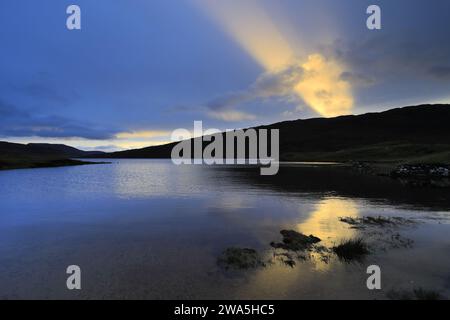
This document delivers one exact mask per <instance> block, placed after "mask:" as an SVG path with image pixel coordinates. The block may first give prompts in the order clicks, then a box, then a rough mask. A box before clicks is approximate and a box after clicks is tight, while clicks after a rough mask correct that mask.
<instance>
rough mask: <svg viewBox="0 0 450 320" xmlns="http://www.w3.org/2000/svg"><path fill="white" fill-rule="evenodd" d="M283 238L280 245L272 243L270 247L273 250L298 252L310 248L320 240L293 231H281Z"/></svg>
mask: <svg viewBox="0 0 450 320" xmlns="http://www.w3.org/2000/svg"><path fill="white" fill-rule="evenodd" d="M280 233H281V235H282V236H283V242H282V243H275V242H272V243H271V244H270V245H271V246H272V247H274V248H281V249H285V250H292V251H300V250H305V249H308V248H310V247H311V246H312V245H313V244H315V243H318V242H320V241H321V240H320V239H319V238H317V237H315V236H313V235H309V236H306V235H304V234H303V233H299V232H297V231H294V230H281V231H280Z"/></svg>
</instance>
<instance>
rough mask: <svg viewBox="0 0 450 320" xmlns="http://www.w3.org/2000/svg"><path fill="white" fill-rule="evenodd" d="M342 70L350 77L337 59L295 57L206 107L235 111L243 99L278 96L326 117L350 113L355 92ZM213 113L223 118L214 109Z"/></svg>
mask: <svg viewBox="0 0 450 320" xmlns="http://www.w3.org/2000/svg"><path fill="white" fill-rule="evenodd" d="M343 74H344V75H345V76H346V77H349V74H345V72H344V71H343V67H342V66H341V65H339V64H338V63H337V62H336V61H334V60H332V59H327V58H326V57H324V56H322V55H320V54H312V55H309V56H308V57H307V59H306V60H303V61H301V60H296V61H293V62H292V63H291V64H289V65H288V66H287V67H285V68H283V69H278V70H276V71H267V72H265V73H263V74H262V75H261V76H260V77H258V79H257V80H256V81H255V82H254V83H253V84H252V85H251V86H250V87H249V88H248V89H247V90H243V91H238V92H234V93H230V94H227V95H225V96H222V97H220V98H217V99H215V100H213V101H211V102H210V103H208V105H207V107H208V108H209V109H212V110H213V111H215V112H217V110H228V112H229V113H230V112H235V113H236V112H237V111H232V110H233V109H235V108H236V107H237V106H239V105H240V104H242V103H245V102H249V101H252V100H260V99H269V98H273V97H277V98H281V99H283V100H285V101H289V102H295V103H296V104H297V106H298V109H299V110H302V109H303V108H304V104H306V105H308V106H309V107H311V108H312V109H313V110H315V111H316V112H317V113H319V114H321V115H323V116H326V117H331V116H338V115H342V114H348V113H350V111H351V109H352V107H353V96H352V93H351V85H350V82H349V81H348V80H347V79H343V78H342V75H343ZM302 101H303V102H304V104H303V103H302ZM210 114H211V115H212V116H215V118H217V119H219V118H220V117H218V116H217V114H215V113H210ZM222 118H224V117H222ZM229 118H230V119H233V118H232V117H229ZM222 120H225V119H222ZM227 121H233V120H227Z"/></svg>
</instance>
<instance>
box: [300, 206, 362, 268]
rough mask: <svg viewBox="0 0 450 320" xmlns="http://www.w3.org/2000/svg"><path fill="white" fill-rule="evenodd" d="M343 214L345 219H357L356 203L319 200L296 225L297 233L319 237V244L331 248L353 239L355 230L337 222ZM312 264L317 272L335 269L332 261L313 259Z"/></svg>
mask: <svg viewBox="0 0 450 320" xmlns="http://www.w3.org/2000/svg"><path fill="white" fill-rule="evenodd" d="M343 214H345V216H346V217H359V211H358V208H357V204H356V202H355V201H353V200H348V199H339V198H330V199H324V200H321V201H319V202H318V203H317V204H316V206H315V208H314V210H312V211H311V213H309V215H308V218H307V219H306V220H304V221H302V222H301V223H299V224H298V225H297V231H298V232H301V233H303V234H306V235H310V234H312V235H314V236H316V237H319V238H320V239H321V240H322V242H321V244H323V245H326V246H328V247H331V246H332V245H334V244H336V243H338V242H339V241H341V240H345V239H351V238H353V237H354V236H355V234H356V230H355V229H351V228H349V227H348V226H346V225H344V224H343V223H342V222H340V221H339V218H340V217H342V216H343ZM314 263H315V264H314V265H315V267H316V269H317V270H326V269H329V268H333V267H335V266H334V264H332V261H323V260H321V259H320V257H315V258H314Z"/></svg>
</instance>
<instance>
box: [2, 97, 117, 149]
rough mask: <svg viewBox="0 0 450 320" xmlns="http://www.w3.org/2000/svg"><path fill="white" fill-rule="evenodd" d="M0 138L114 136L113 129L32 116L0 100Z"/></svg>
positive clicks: (63, 118)
mask: <svg viewBox="0 0 450 320" xmlns="http://www.w3.org/2000/svg"><path fill="white" fill-rule="evenodd" d="M0 116H1V117H0V136H3V137H30V136H37V137H45V138H75V137H78V138H85V139H97V140H106V139H110V138H111V137H113V136H114V132H117V131H116V130H114V129H104V128H101V127H96V126H95V125H93V124H92V123H89V122H81V121H78V120H73V119H68V118H66V117H61V116H54V115H42V114H39V115H38V114H33V113H31V112H28V111H25V110H21V109H19V108H17V107H16V106H14V105H11V104H8V103H6V102H4V101H2V100H0Z"/></svg>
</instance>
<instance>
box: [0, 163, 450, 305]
mask: <svg viewBox="0 0 450 320" xmlns="http://www.w3.org/2000/svg"><path fill="white" fill-rule="evenodd" d="M111 161H112V163H111V164H98V165H87V166H76V167H61V168H42V169H24V170H10V171H0V298H1V299H29V298H31V299H47V298H61V299H386V298H389V297H390V298H392V297H395V296H398V294H401V293H408V292H409V293H411V292H413V290H417V289H420V288H421V289H424V290H433V291H435V292H439V293H440V294H441V295H443V296H445V297H449V296H450V220H449V218H450V214H449V213H450V195H449V190H448V189H447V190H445V189H421V188H412V187H408V186H403V185H402V184H400V183H399V182H397V181H394V180H391V179H390V178H385V177H378V176H370V175H362V174H360V173H358V172H355V171H352V170H350V169H349V168H346V167H342V166H339V165H324V164H302V163H298V164H283V165H282V166H281V167H280V172H279V174H278V175H277V176H273V177H270V176H265V177H263V176H260V175H259V170H255V169H254V168H246V167H239V168H229V167H208V166H175V165H173V164H172V163H171V161H170V160H128V159H127V160H115V159H114V160H111ZM365 216H374V217H375V216H383V217H402V218H404V219H405V220H408V221H412V222H411V223H407V224H405V225H403V224H402V225H398V226H397V225H396V226H389V225H388V226H369V227H367V228H365V227H364V228H355V227H354V226H352V225H349V224H347V223H344V222H342V221H340V220H339V218H340V217H353V218H358V217H365ZM283 229H288V230H295V231H298V232H301V233H304V234H306V235H310V234H312V235H314V236H316V237H319V238H320V239H321V240H322V241H321V245H323V246H324V247H325V248H328V251H327V250H326V251H325V253H320V252H308V253H307V254H305V255H304V256H302V257H297V256H296V257H295V259H294V261H295V264H294V265H288V264H286V263H285V262H286V261H285V257H286V256H285V255H284V253H285V252H280V251H279V250H280V249H274V248H273V247H271V245H270V244H271V242H272V241H275V242H280V241H281V240H282V237H281V235H280V231H281V230H283ZM355 237H364V238H367V239H368V241H369V244H370V248H371V254H369V255H368V256H367V257H366V258H365V259H364V260H362V261H355V262H348V261H344V260H342V259H339V258H338V257H337V256H336V255H335V254H334V253H333V252H332V251H330V248H332V247H333V246H335V245H337V244H339V243H340V241H342V240H343V239H350V238H355ZM230 247H240V248H252V249H255V250H257V251H258V252H259V253H260V255H261V256H263V257H264V259H265V261H267V263H266V265H265V266H264V267H258V268H254V269H248V270H235V269H227V268H224V267H223V266H221V265H220V264H218V262H217V261H218V258H219V257H220V256H221V254H222V252H223V251H224V250H226V249H227V248H230ZM69 265H78V266H80V268H81V272H82V281H81V282H82V290H78V291H77V290H73V291H70V290H68V289H67V288H66V279H67V277H68V275H67V274H66V268H67V267H68V266H69ZM369 265H378V266H379V267H380V268H381V276H382V277H381V279H382V290H368V289H367V286H366V280H367V278H368V276H369V275H368V274H367V273H366V269H367V267H368V266H369Z"/></svg>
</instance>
